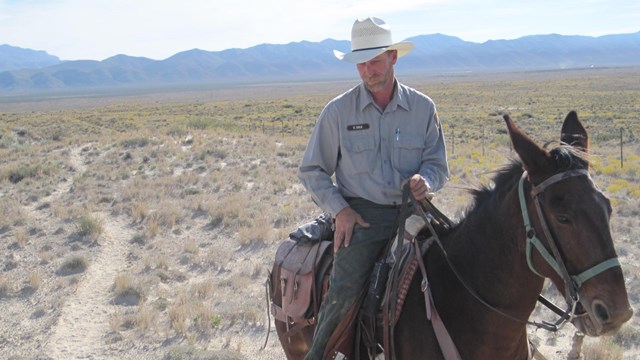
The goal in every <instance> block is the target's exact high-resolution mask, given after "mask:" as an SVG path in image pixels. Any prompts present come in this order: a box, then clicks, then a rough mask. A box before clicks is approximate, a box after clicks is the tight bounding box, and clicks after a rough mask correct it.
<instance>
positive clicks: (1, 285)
mask: <svg viewBox="0 0 640 360" xmlns="http://www.w3.org/2000/svg"><path fill="white" fill-rule="evenodd" d="M12 291H13V285H12V283H11V282H10V281H9V279H7V278H6V277H4V276H2V275H0V299H2V298H4V297H6V296H8V295H9V293H11V292H12Z"/></svg>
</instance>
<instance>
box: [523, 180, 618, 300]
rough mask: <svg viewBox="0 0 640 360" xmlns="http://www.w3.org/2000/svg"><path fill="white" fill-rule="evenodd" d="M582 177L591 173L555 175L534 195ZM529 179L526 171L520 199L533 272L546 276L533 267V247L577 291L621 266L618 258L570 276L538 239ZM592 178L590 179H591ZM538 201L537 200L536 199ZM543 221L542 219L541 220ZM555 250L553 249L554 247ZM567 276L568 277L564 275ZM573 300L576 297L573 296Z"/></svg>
mask: <svg viewBox="0 0 640 360" xmlns="http://www.w3.org/2000/svg"><path fill="white" fill-rule="evenodd" d="M580 175H586V176H589V173H588V172H587V171H586V170H574V171H567V172H563V173H560V174H557V175H554V176H552V177H550V178H549V179H547V180H545V181H543V182H542V183H540V184H539V185H538V186H535V187H534V188H533V190H532V194H533V197H534V198H535V197H537V196H538V194H540V193H541V192H542V191H544V190H545V189H546V187H547V186H549V185H551V184H553V183H555V182H558V181H560V180H563V179H566V178H568V177H572V176H580ZM526 178H527V172H526V171H525V172H524V173H523V174H522V177H521V178H520V182H519V184H518V196H519V199H520V212H521V213H522V220H523V221H524V227H525V235H526V257H527V264H528V265H529V269H531V271H532V272H533V273H534V274H536V275H538V276H540V277H542V278H544V276H543V275H542V274H540V272H538V271H537V270H536V269H535V268H534V266H533V261H532V253H533V250H532V249H533V247H535V248H536V250H538V252H539V253H540V255H541V256H542V257H543V258H544V260H545V261H546V262H547V263H548V264H549V266H551V267H552V268H553V270H555V272H556V273H557V274H558V275H559V276H560V277H561V278H563V279H565V281H567V280H568V279H566V276H569V277H570V278H571V280H572V283H573V285H574V287H575V291H577V290H579V289H580V287H581V286H582V284H584V283H585V282H586V281H587V280H589V279H591V278H592V277H594V276H596V275H598V274H600V273H602V272H604V271H606V270H608V269H610V268H612V267H616V266H620V261H619V260H618V258H617V257H614V258H611V259H609V260H605V261H603V262H601V263H599V264H597V265H595V266H593V267H591V268H589V269H587V270H585V271H583V272H582V273H580V274H578V275H569V274H568V272H567V270H566V268H565V267H564V264H562V266H561V265H560V263H559V262H558V260H557V259H556V256H553V255H552V254H551V253H550V252H549V251H548V250H547V249H546V248H545V246H544V245H543V244H542V241H540V239H539V238H538V236H537V235H536V230H535V228H534V227H533V225H532V224H531V217H530V216H529V211H528V209H527V199H526V197H525V195H524V180H525V179H526ZM589 178H590V177H589ZM536 201H537V199H536ZM541 220H542V219H541ZM545 226H546V225H545ZM545 232H546V231H545ZM546 235H547V238H548V240H549V242H552V241H553V239H552V238H551V236H550V234H546ZM550 246H555V244H553V245H550ZM552 249H553V247H552ZM557 256H558V255H557ZM563 273H564V274H566V275H563ZM567 291H571V290H569V289H567ZM571 297H572V298H573V297H574V296H571Z"/></svg>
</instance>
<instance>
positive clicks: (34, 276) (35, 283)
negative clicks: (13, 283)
mask: <svg viewBox="0 0 640 360" xmlns="http://www.w3.org/2000/svg"><path fill="white" fill-rule="evenodd" d="M27 280H28V283H29V287H30V288H31V289H33V290H38V289H39V288H40V286H42V275H41V274H40V271H38V270H33V271H30V272H29V276H28V279H27Z"/></svg>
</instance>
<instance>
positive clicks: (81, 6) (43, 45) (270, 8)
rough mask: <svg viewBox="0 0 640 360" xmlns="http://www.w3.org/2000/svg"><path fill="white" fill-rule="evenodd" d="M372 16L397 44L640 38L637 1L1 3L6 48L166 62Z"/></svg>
mask: <svg viewBox="0 0 640 360" xmlns="http://www.w3.org/2000/svg"><path fill="white" fill-rule="evenodd" d="M367 16H378V17H380V18H382V19H384V20H385V21H386V22H387V23H389V24H390V25H391V28H392V33H393V37H394V41H400V40H403V39H405V38H407V37H410V36H415V35H426V34H433V33H442V34H447V35H453V36H457V37H459V38H461V39H463V40H467V41H474V42H484V41H487V40H491V39H493V40H496V39H515V38H518V37H521V36H524V35H533V34H550V33H557V34H563V35H590V36H599V35H605V34H620V33H632V32H638V31H640V1H638V0H526V1H518V0H384V1H383V0H181V1H172V0H0V44H9V45H12V46H18V47H23V48H30V49H35V50H45V51H47V52H48V53H49V54H52V55H56V56H58V57H60V58H61V59H63V60H77V59H94V60H103V59H105V58H108V57H110V56H113V55H117V54H127V55H131V56H144V57H149V58H152V59H157V60H159V59H165V58H167V57H169V56H171V55H173V54H175V53H177V52H181V51H185V50H190V49H194V48H198V49H202V50H209V51H218V50H224V49H229V48H247V47H251V46H254V45H258V44H263V43H269V44H286V43H289V42H295V41H302V40H309V41H321V40H324V39H326V38H332V39H337V40H349V38H350V32H351V25H352V24H353V22H354V20H355V19H356V18H359V17H367Z"/></svg>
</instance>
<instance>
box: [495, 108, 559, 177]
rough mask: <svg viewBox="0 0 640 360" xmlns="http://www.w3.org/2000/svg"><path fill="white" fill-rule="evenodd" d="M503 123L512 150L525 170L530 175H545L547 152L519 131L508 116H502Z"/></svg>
mask: <svg viewBox="0 0 640 360" xmlns="http://www.w3.org/2000/svg"><path fill="white" fill-rule="evenodd" d="M504 121H505V122H506V123H507V128H508V129H509V135H510V136H511V143H513V148H514V150H515V151H516V152H517V153H518V155H519V156H520V160H522V163H523V164H524V167H525V170H527V172H528V173H529V174H530V175H536V174H543V173H546V170H547V168H548V166H549V163H550V161H551V155H550V154H549V152H548V151H546V150H545V149H543V148H542V147H541V146H539V145H538V144H536V142H535V141H533V140H532V139H531V138H530V137H529V136H528V135H527V134H525V133H524V132H523V131H522V130H520V129H519V128H518V127H517V126H516V124H515V123H514V122H513V120H511V117H510V116H509V115H504Z"/></svg>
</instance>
